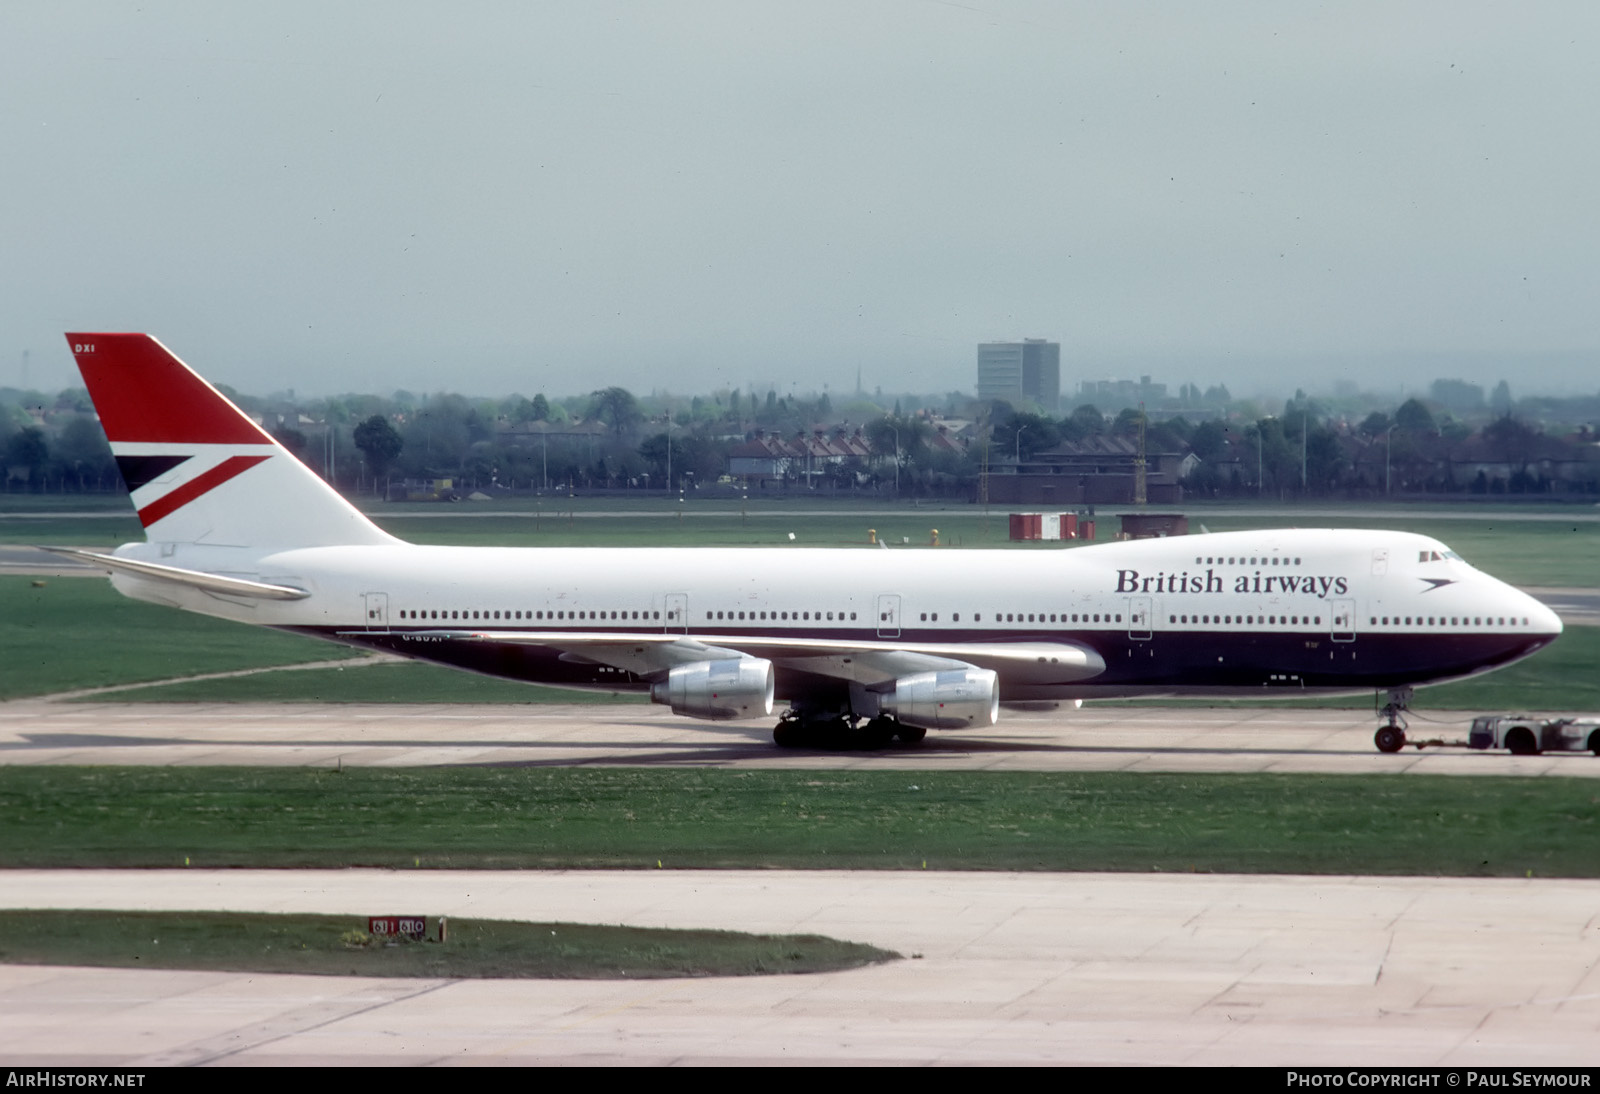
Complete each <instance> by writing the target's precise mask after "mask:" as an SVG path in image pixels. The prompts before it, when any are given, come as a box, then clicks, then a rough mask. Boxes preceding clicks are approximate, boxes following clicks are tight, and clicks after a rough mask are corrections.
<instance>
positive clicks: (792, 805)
mask: <svg viewBox="0 0 1600 1094" xmlns="http://www.w3.org/2000/svg"><path fill="white" fill-rule="evenodd" d="M1571 762H1573V763H1588V762H1600V761H1594V760H1592V759H1591V758H1587V757H1573V758H1572V761H1571ZM0 824H3V825H4V830H5V833H6V839H5V840H4V841H0V866H6V867H179V866H184V865H190V866H197V867H200V866H205V867H344V866H378V867H395V868H424V869H428V868H437V869H446V868H456V869H485V868H487V869H525V868H583V867H620V868H637V869H650V868H655V867H657V866H658V865H660V866H665V867H669V868H686V867H687V868H766V867H772V868H790V869H823V868H836V869H857V868H871V869H891V870H915V869H922V868H927V869H949V870H1111V871H1148V870H1162V871H1214V872H1239V873H1284V874H1404V875H1432V876H1464V877H1473V876H1502V877H1503V876H1523V875H1528V874H1534V875H1540V876H1560V877H1600V781H1597V780H1594V779H1587V778H1549V777H1547V778H1539V779H1524V778H1510V777H1495V778H1450V777H1432V776H1418V775H1408V776H1406V777H1404V778H1400V777H1385V776H1377V777H1366V776H1337V775H1329V776H1318V775H1257V774H1251V775H1164V774H1128V773H1026V772H966V773H944V772H903V771H886V772H878V771H859V772H817V771H722V770H690V771H683V770H665V769H654V768H650V769H645V768H579V769H573V768H562V767H549V768H545V767H466V768H432V769H426V768H424V769H419V768H410V769H382V768H350V769H345V770H343V771H335V770H330V769H312V768H139V767H124V768H113V767H95V768H78V767H37V766H32V767H8V768H0Z"/></svg>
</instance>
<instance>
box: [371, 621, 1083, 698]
mask: <svg viewBox="0 0 1600 1094" xmlns="http://www.w3.org/2000/svg"><path fill="white" fill-rule="evenodd" d="M394 633H398V634H401V635H402V636H403V635H405V634H407V633H415V634H416V635H417V636H418V637H421V636H423V635H429V636H435V637H443V638H448V639H450V640H453V641H467V642H486V643H511V644H513V645H528V646H545V647H549V648H554V649H559V650H562V651H563V654H562V655H563V657H565V658H567V659H569V660H575V661H578V660H581V661H588V662H592V663H595V664H601V665H609V666H611V667H612V668H618V669H623V670H624V671H627V672H631V673H634V674H635V675H638V676H641V677H644V678H645V679H653V678H659V677H663V676H665V675H666V674H667V672H669V671H670V670H671V669H673V668H675V667H677V666H679V665H686V664H692V663H694V662H698V661H727V660H735V659H739V658H746V657H758V658H764V659H766V660H768V661H771V662H773V664H775V665H777V666H778V667H780V668H784V669H790V670H794V671H800V672H808V673H812V674H815V675H818V676H828V677H833V678H836V679H840V680H846V681H850V682H852V683H856V684H860V685H862V686H864V687H868V688H871V687H873V686H875V685H883V684H888V683H891V682H893V681H894V680H896V679H898V678H900V677H903V676H910V675H912V674H914V673H922V672H944V671H948V670H951V669H965V668H980V669H991V670H993V671H995V672H998V673H1000V674H1001V675H1002V676H1003V677H1005V678H1006V679H1008V680H1011V681H1014V682H1018V683H1027V684H1064V683H1074V682H1076V681H1079V680H1087V679H1090V678H1091V677H1094V676H1098V675H1099V674H1100V673H1102V672H1104V671H1105V667H1106V665H1105V661H1104V660H1102V659H1101V657H1100V655H1099V654H1098V653H1096V652H1095V651H1094V650H1092V649H1089V648H1088V647H1086V646H1080V645H1077V644H1075V643H1071V642H1004V643H1000V642H996V643H978V642H894V641H858V642H840V641H826V640H819V639H811V638H783V637H773V636H770V635H717V636H715V637H714V638H712V637H704V638H702V637H696V636H693V635H684V634H662V633H660V632H651V633H643V634H615V633H608V632H582V631H576V632H575V631H474V630H449V631H444V630H426V631H423V630H419V631H416V632H406V631H398V632H394Z"/></svg>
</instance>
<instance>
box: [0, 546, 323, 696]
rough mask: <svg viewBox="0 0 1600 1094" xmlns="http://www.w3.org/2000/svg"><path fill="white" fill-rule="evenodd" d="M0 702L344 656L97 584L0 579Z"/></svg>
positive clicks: (307, 642) (315, 644) (81, 580)
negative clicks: (136, 598) (147, 600)
mask: <svg viewBox="0 0 1600 1094" xmlns="http://www.w3.org/2000/svg"><path fill="white" fill-rule="evenodd" d="M0 651H4V653H3V656H0V699H15V698H18V697H20V696H24V695H46V694H52V693H55V692H60V691H68V690H73V689H77V688H96V687H110V686H112V685H115V684H129V683H135V682H139V681H145V680H163V679H170V678H172V677H174V676H188V675H192V674H195V673H205V672H227V671H231V670H236V669H247V668H256V667H260V666H263V665H288V664H296V663H303V662H307V661H325V660H332V659H334V658H341V657H347V656H349V651H347V650H345V649H343V648H342V647H339V646H335V645H331V644H329V643H326V642H318V641H315V640H313V639H310V638H302V637H300V636H298V635H290V634H279V633H277V632H275V631H266V630H262V629H261V628H259V627H247V626H244V625H242V624H238V623H228V622H224V621H223V620H220V619H209V618H207V617H205V616H199V615H190V614H188V613H187V612H179V611H175V610H173V609H171V608H163V607H160V606H158V605H155V604H145V603H141V602H139V601H136V600H129V599H127V598H126V597H123V596H121V595H120V594H118V593H117V592H116V590H114V589H112V588H111V584H110V582H108V581H103V580H98V579H95V578H78V577H73V578H48V579H38V578H26V577H13V576H3V577H0Z"/></svg>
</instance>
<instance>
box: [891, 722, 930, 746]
mask: <svg viewBox="0 0 1600 1094" xmlns="http://www.w3.org/2000/svg"><path fill="white" fill-rule="evenodd" d="M894 735H895V736H896V737H899V738H900V743H901V744H903V745H920V744H921V743H922V738H924V737H926V736H927V735H928V730H927V728H926V727H924V726H908V725H902V726H901V727H900V728H899V729H897V730H895V733H894Z"/></svg>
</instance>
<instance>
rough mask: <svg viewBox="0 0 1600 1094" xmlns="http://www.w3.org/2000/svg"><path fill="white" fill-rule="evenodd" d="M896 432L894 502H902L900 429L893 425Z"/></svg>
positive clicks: (892, 427)
mask: <svg viewBox="0 0 1600 1094" xmlns="http://www.w3.org/2000/svg"><path fill="white" fill-rule="evenodd" d="M889 428H890V429H892V430H894V500H895V501H899V500H900V427H899V426H893V425H891V426H890V427H889Z"/></svg>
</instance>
